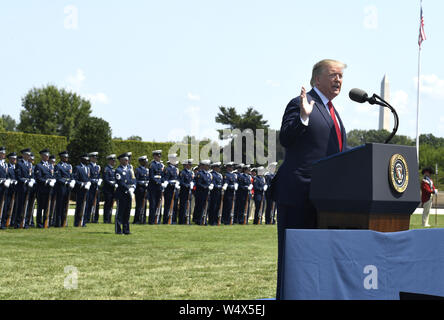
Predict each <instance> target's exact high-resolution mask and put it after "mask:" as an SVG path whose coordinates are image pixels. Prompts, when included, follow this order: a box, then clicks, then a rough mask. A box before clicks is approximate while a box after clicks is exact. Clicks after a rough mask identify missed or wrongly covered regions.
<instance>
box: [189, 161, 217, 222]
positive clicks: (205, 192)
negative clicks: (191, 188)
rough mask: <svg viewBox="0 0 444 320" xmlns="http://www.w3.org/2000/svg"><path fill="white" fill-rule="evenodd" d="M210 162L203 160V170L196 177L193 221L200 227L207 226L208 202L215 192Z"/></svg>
mask: <svg viewBox="0 0 444 320" xmlns="http://www.w3.org/2000/svg"><path fill="white" fill-rule="evenodd" d="M210 164H211V161H210V160H202V161H201V165H202V169H201V170H200V171H199V172H198V173H197V175H196V193H195V200H196V204H195V207H194V213H193V221H194V222H195V223H196V224H198V225H206V224H207V218H206V217H207V216H208V202H209V201H210V191H211V190H213V187H214V185H213V184H212V180H213V176H212V175H211V173H210V172H209V169H210Z"/></svg>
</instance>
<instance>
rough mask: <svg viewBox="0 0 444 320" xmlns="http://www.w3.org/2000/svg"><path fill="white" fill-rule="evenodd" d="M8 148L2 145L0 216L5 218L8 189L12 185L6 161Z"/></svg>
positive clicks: (0, 153)
mask: <svg viewBox="0 0 444 320" xmlns="http://www.w3.org/2000/svg"><path fill="white" fill-rule="evenodd" d="M5 158H6V148H5V147H0V216H1V220H3V215H5V214H6V205H5V203H6V202H7V196H8V189H9V186H10V185H11V180H10V179H9V178H8V164H7V163H6V162H5Z"/></svg>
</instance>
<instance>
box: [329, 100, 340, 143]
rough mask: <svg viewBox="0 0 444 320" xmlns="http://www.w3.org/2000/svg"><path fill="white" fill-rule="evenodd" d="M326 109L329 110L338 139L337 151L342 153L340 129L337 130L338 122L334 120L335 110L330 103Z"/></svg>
mask: <svg viewBox="0 0 444 320" xmlns="http://www.w3.org/2000/svg"><path fill="white" fill-rule="evenodd" d="M327 105H328V109H329V110H330V115H331V118H332V119H333V123H334V124H335V129H336V135H337V137H338V142H339V151H342V135H341V129H339V124H338V121H337V120H336V115H335V109H334V108H333V103H331V101H329V102H328V104H327Z"/></svg>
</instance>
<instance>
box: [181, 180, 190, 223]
mask: <svg viewBox="0 0 444 320" xmlns="http://www.w3.org/2000/svg"><path fill="white" fill-rule="evenodd" d="M190 191H191V190H190V188H189V187H188V188H187V187H181V188H180V192H179V224H186V223H187V214H188V215H189V219H190V223H191V197H192V194H190ZM187 210H188V212H187Z"/></svg>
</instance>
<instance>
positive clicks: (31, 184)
mask: <svg viewBox="0 0 444 320" xmlns="http://www.w3.org/2000/svg"><path fill="white" fill-rule="evenodd" d="M34 183H35V180H34V179H31V180H29V182H28V187H30V188H32V187H33V186H34Z"/></svg>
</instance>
